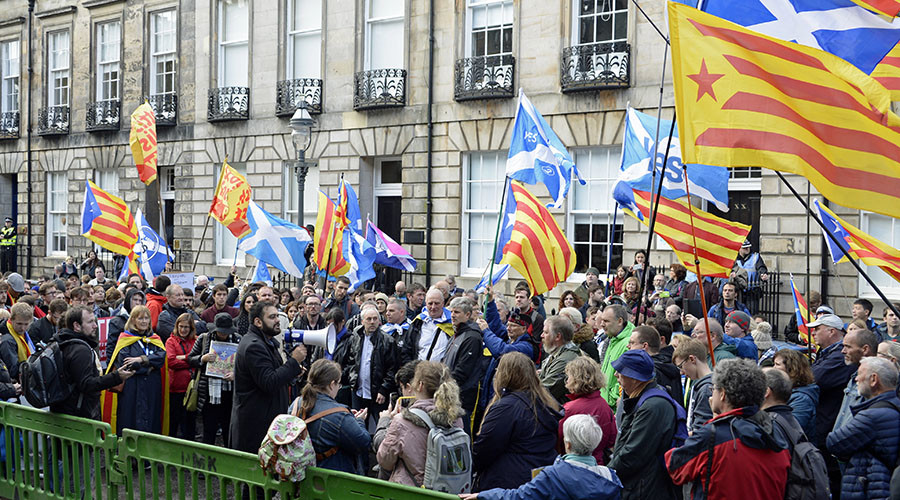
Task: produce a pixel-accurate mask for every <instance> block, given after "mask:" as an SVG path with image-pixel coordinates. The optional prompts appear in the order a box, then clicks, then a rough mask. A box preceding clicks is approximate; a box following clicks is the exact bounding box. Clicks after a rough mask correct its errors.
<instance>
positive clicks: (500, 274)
mask: <svg viewBox="0 0 900 500" xmlns="http://www.w3.org/2000/svg"><path fill="white" fill-rule="evenodd" d="M507 274H509V264H503V265H502V266H500V267H499V268H498V269H497V270H496V271H494V276H493V277H492V278H491V286H493V285H496V284H497V283H500V280H502V279H503V278H505V277H506V275H507ZM487 281H488V277H487V275H485V276H484V277H483V278H481V281H479V282H478V284H477V285H475V293H484V292H486V291H487V287H488V282H487Z"/></svg>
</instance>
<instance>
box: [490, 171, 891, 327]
mask: <svg viewBox="0 0 900 500" xmlns="http://www.w3.org/2000/svg"><path fill="white" fill-rule="evenodd" d="M508 187H509V176H507V175H504V176H503V192H502V193H500V214H499V216H498V217H497V231H496V232H495V233H494V246H493V251H492V252H491V264H490V266H488V285H489V286H491V287H493V286H494V257H495V256H496V255H497V244H498V243H499V242H500V225H501V224H502V223H503V212H504V210H503V209H504V207H505V203H506V190H507V188H508ZM484 312H485V313H487V302H485V303H484ZM898 316H900V314H898Z"/></svg>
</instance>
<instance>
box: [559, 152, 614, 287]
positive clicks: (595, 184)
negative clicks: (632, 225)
mask: <svg viewBox="0 0 900 500" xmlns="http://www.w3.org/2000/svg"><path fill="white" fill-rule="evenodd" d="M621 151H622V148H621V146H613V147H600V148H591V149H584V150H578V151H576V152H575V164H576V165H578V171H579V172H580V173H581V175H582V177H583V178H584V179H585V180H586V181H587V184H586V185H584V186H582V185H581V184H580V183H578V182H572V188H571V189H572V191H571V192H570V194H569V197H568V203H569V217H568V228H569V229H568V236H569V241H570V242H572V246H573V247H575V272H576V273H584V272H585V271H587V269H588V268H589V267H596V268H597V269H599V270H600V274H601V275H605V274H607V272H608V271H607V264H609V266H610V269H615V268H616V267H617V266H618V265H619V264H621V263H622V223H623V220H622V217H623V214H622V212H621V211H620V212H619V213H618V215H617V216H615V217H614V210H615V208H616V204H615V201H613V198H612V190H613V186H614V185H615V183H616V179H617V178H618V176H619V157H620V154H621ZM614 218H615V222H616V224H615V226H613V219H614ZM610 239H612V240H613V244H612V260H611V262H610V259H609V249H610V245H609V242H610Z"/></svg>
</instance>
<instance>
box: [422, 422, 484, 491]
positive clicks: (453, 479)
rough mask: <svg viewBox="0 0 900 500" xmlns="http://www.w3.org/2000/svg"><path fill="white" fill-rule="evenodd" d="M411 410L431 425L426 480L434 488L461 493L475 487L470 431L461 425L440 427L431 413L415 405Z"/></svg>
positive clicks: (428, 485) (425, 483)
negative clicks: (460, 426)
mask: <svg viewBox="0 0 900 500" xmlns="http://www.w3.org/2000/svg"><path fill="white" fill-rule="evenodd" d="M409 411H410V412H411V413H413V414H414V415H416V416H417V417H419V418H421V419H422V421H423V422H425V424H426V425H428V429H429V431H428V448H427V454H426V458H425V482H424V484H423V486H425V488H428V489H429V490H432V491H439V492H443V493H451V494H453V495H457V494H460V493H468V492H469V491H471V490H472V445H471V442H470V440H469V435H468V434H466V431H464V430H462V429H460V428H458V427H438V426H436V425H434V422H433V421H432V420H431V417H430V416H428V413H426V412H424V411H422V410H420V409H418V408H411V409H410V410H409Z"/></svg>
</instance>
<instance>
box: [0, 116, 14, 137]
mask: <svg viewBox="0 0 900 500" xmlns="http://www.w3.org/2000/svg"><path fill="white" fill-rule="evenodd" d="M18 138H19V112H18V111H5V112H3V114H0V139H18Z"/></svg>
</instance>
